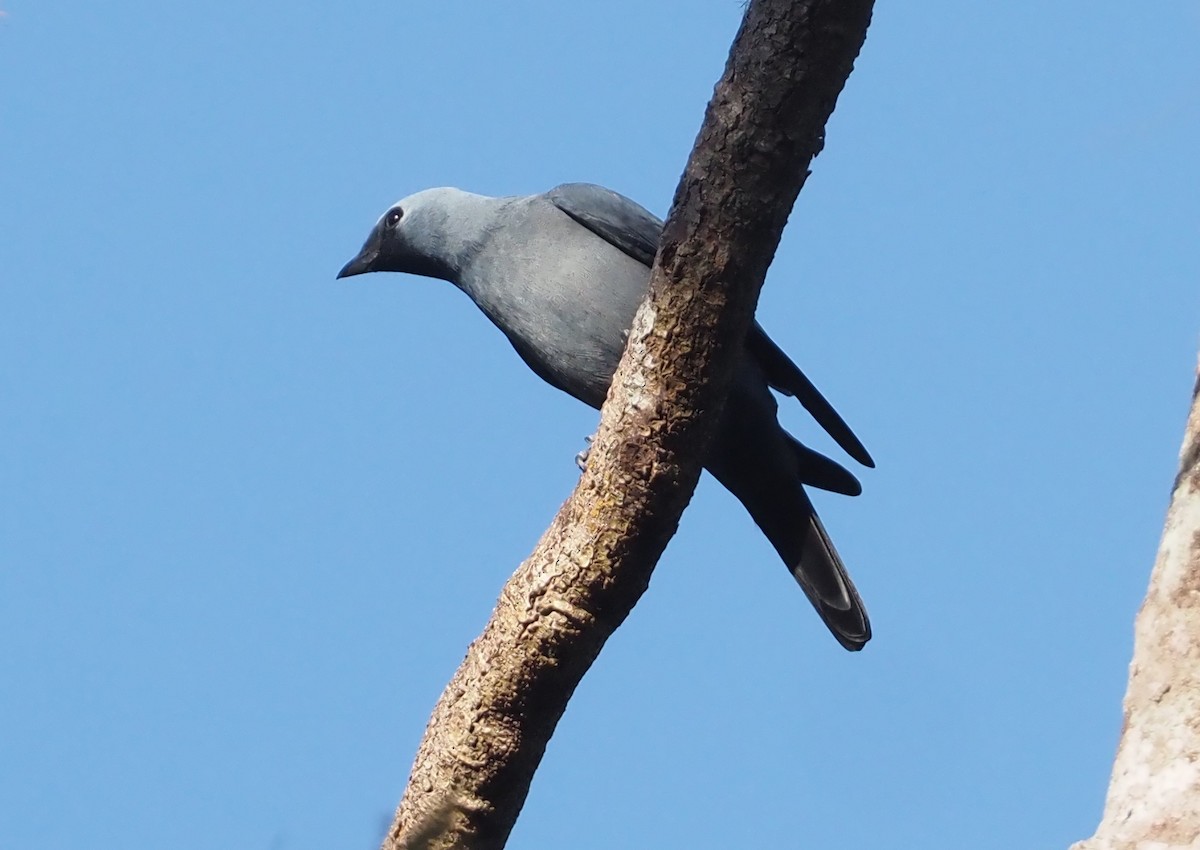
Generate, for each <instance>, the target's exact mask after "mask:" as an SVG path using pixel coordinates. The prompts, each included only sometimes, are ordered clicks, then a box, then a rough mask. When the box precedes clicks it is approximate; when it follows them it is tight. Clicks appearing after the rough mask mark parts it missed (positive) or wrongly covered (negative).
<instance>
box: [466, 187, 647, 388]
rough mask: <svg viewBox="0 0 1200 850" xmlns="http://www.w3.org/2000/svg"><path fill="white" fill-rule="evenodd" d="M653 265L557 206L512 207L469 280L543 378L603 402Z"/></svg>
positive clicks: (475, 261)
mask: <svg viewBox="0 0 1200 850" xmlns="http://www.w3.org/2000/svg"><path fill="white" fill-rule="evenodd" d="M649 277H650V270H649V269H648V268H646V266H644V265H642V264H641V263H639V262H638V261H636V260H634V259H632V258H631V257H629V256H628V255H626V254H625V253H623V252H622V251H620V250H619V249H617V248H616V247H614V246H613V245H611V244H610V243H608V242H606V241H605V240H604V239H602V238H600V237H599V236H597V235H595V234H594V233H592V232H591V231H590V230H588V229H587V228H585V227H583V226H581V225H579V224H578V223H576V222H575V221H573V220H572V219H571V218H570V217H569V216H567V215H566V214H565V213H563V212H562V211H561V210H559V209H558V208H556V207H555V206H553V205H552V204H550V203H548V202H546V201H544V200H538V199H531V200H530V201H529V203H527V204H520V205H513V206H510V207H509V208H508V210H507V211H506V213H505V217H504V220H503V221H502V222H501V223H499V225H498V226H497V227H496V228H495V229H494V230H493V231H492V233H491V234H490V236H489V238H488V240H487V241H486V243H485V244H484V245H483V246H481V249H480V250H479V251H478V253H477V254H476V255H475V257H474V258H473V259H472V261H471V263H470V264H469V265H468V267H467V268H465V269H464V273H463V276H462V281H461V286H462V288H463V289H464V290H465V291H466V292H467V294H468V295H470V296H471V298H472V299H474V301H475V303H476V304H478V305H479V307H480V309H482V310H483V312H484V313H486V314H487V316H488V318H490V319H491V320H492V322H493V323H495V324H496V326H497V327H499V328H500V330H502V331H503V332H504V334H505V335H506V336H507V337H508V339H509V341H510V342H511V343H512V344H513V347H514V348H516V350H517V352H518V353H519V354H520V355H521V357H522V358H523V359H524V360H525V362H526V363H528V364H529V366H530V368H532V369H533V370H534V371H535V372H537V374H538V375H540V376H541V377H542V378H543V379H545V380H546V381H548V382H549V383H551V384H553V385H554V386H556V387H558V388H559V389H562V390H565V391H566V392H568V393H570V394H571V395H573V396H575V397H576V398H578V399H580V400H581V401H584V402H586V403H587V404H590V405H592V406H593V407H599V406H600V405H601V404H602V403H603V402H604V396H605V393H606V392H607V390H608V385H609V383H610V381H611V379H612V375H613V372H614V371H616V368H617V363H618V362H619V361H620V359H621V353H622V352H623V351H624V349H625V340H626V337H627V334H628V330H629V327H630V326H631V325H632V323H633V315H634V313H635V312H636V310H637V307H638V305H639V304H640V303H641V300H642V298H643V296H644V295H645V292H646V285H647V282H648V281H649Z"/></svg>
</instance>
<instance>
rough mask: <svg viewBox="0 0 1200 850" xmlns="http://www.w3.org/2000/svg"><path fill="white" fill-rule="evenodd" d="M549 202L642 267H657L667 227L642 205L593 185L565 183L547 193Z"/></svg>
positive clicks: (610, 190)
mask: <svg viewBox="0 0 1200 850" xmlns="http://www.w3.org/2000/svg"><path fill="white" fill-rule="evenodd" d="M546 198H547V199H548V200H549V201H550V202H551V203H552V204H554V206H556V207H558V208H559V209H560V210H562V211H563V212H565V213H566V214H567V215H569V216H570V217H571V218H573V219H575V221H577V222H579V223H580V224H582V225H583V226H584V227H586V228H587V229H588V230H590V231H592V233H595V234H596V235H597V236H599V237H600V238H601V239H603V240H604V241H605V242H608V243H609V244H610V245H613V246H614V247H616V248H619V249H620V250H621V251H623V252H624V253H626V254H628V255H629V256H631V257H633V259H635V260H637V261H638V262H639V263H641V264H642V265H645V266H651V265H653V264H654V252H655V251H657V250H658V238H659V236H661V235H662V228H663V223H662V220H661V219H660V218H658V217H657V216H655V215H654V214H652V213H651V212H649V211H648V210H647V209H646V208H645V207H643V206H642V205H641V204H639V203H637V202H636V201H631V200H629V198H626V197H625V196H624V195H618V194H617V193H616V192H614V191H613V190H612V189H605V188H604V187H603V186H597V185H595V184H593V183H563V184H562V185H561V186H555V187H554V188H553V189H551V190H550V191H549V192H547V193H546Z"/></svg>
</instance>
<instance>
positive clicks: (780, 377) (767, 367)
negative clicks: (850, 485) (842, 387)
mask: <svg viewBox="0 0 1200 850" xmlns="http://www.w3.org/2000/svg"><path fill="white" fill-rule="evenodd" d="M746 350H747V351H749V352H750V356H751V357H753V358H754V359H755V360H756V361H757V362H758V365H759V366H760V367H761V368H762V370H763V373H764V374H765V375H766V376H767V383H768V384H770V385H771V386H772V387H773V388H774V389H776V390H778V391H779V392H781V393H783V394H784V395H790V396H795V397H796V400H797V401H799V402H800V404H802V405H804V409H805V410H807V411H808V412H809V413H810V414H811V415H812V418H813V419H815V420H817V424H818V425H820V426H821V427H822V428H824V429H825V431H826V432H827V433H828V434H829V436H831V437H833V439H834V441H835V442H836V443H837V444H838V445H839V446H841V447H842V449H843V450H845V452H846V454H848V455H850V457H852V458H854V459H855V460H856V461H858V462H859V463H861V464H862V465H863V466H870V467H874V466H875V461H874V460H873V459H872V458H871V454H870V453H869V452H868V451H867V449H866V447H865V446H863V444H862V442H861V441H859V439H858V437H856V436H854V432H853V431H851V430H850V426H849V425H847V424H846V420H844V419H842V417H841V416H839V415H838V412H837V411H836V410H834V409H833V405H832V404H830V403H829V402H828V401H826V400H825V396H823V395H821V392H820V390H818V389H817V388H816V387H815V386H813V383H812V381H810V380H809V379H808V378H807V377H806V376H805V374H804V373H803V372H801V371H800V367H799V366H797V365H796V364H795V363H793V362H792V360H791V358H790V357H788V356H787V355H786V354H784V353H783V349H781V348H780V347H779V346H778V345H776V344H775V343H774V342H773V341H772V340H771V338H770V337H769V336H767V332H766V331H764V330H763V329H762V325H760V324H759V323H758V322H755V323H754V325H753V326H752V327H751V328H750V332H749V333H748V334H746Z"/></svg>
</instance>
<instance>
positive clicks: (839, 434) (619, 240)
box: [546, 183, 875, 467]
mask: <svg viewBox="0 0 1200 850" xmlns="http://www.w3.org/2000/svg"><path fill="white" fill-rule="evenodd" d="M546 198H547V199H548V200H549V201H550V202H551V203H553V204H554V205H555V206H556V207H558V208H559V209H560V210H562V211H563V212H565V213H566V214H567V215H569V216H570V217H571V218H573V219H574V220H575V221H576V222H578V223H579V224H581V225H583V226H584V227H586V228H587V229H588V230H590V231H592V233H595V234H596V235H597V236H599V237H600V238H601V239H603V240H604V241H605V242H608V243H609V244H610V245H613V246H615V247H616V248H619V249H620V250H621V251H623V252H624V253H626V254H628V255H629V256H630V257H632V258H633V259H635V260H637V261H638V262H639V263H642V264H643V265H646V266H651V265H653V264H654V254H655V252H656V251H657V250H658V240H659V237H660V236H661V235H662V228H663V223H662V220H661V219H659V218H658V217H657V216H655V215H654V214H652V213H651V212H649V211H648V210H647V209H646V208H645V207H643V206H642V205H641V204H638V203H637V202H636V201H631V200H630V199H629V198H626V197H625V196H624V195H620V194H617V193H616V192H614V191H612V190H611V189H606V188H604V187H603V186H597V185H595V184H593V183H564V184H562V185H561V186H556V187H554V188H553V189H551V190H550V191H549V192H547V193H546ZM746 348H747V350H748V351H749V352H750V356H751V357H753V358H754V359H755V360H756V361H757V362H758V364H759V366H760V367H762V370H763V373H764V374H765V375H766V377H767V383H769V384H770V385H771V386H772V387H774V388H775V389H776V390H778V391H779V392H781V393H783V394H784V395H789V396H795V397H796V399H797V400H798V401H799V402H800V404H802V405H804V409H805V410H807V411H808V412H809V413H810V414H811V415H812V417H813V418H814V419H816V420H817V424H819V425H820V426H821V427H822V428H824V429H825V430H826V431H827V432H829V436H831V437H833V439H834V440H835V441H836V442H837V444H838V445H839V446H841V447H842V448H843V449H844V450H845V451H846V454H848V455H850V456H851V457H852V458H854V459H855V460H857V461H858V462H859V463H861V464H863V465H864V466H871V467H873V466H875V461H874V460H872V459H871V455H870V454H869V453H868V452H867V450H866V448H865V447H864V446H863V444H862V443H861V442H860V441H859V439H858V437H856V436H854V432H853V431H851V430H850V426H849V425H847V424H846V422H845V420H843V419H842V417H841V416H839V415H838V413H837V411H836V410H834V409H833V405H831V404H830V403H829V402H828V401H826V400H825V397H824V396H823V395H821V393H820V392H819V391H818V390H817V388H816V387H815V386H813V383H812V381H810V380H809V379H808V378H807V377H805V375H804V373H803V372H801V371H800V368H799V367H798V366H797V365H796V364H795V363H793V362H792V361H791V359H790V358H789V357H788V356H787V355H786V354H784V353H783V350H782V349H780V347H779V346H777V345H776V344H775V343H774V342H772V341H771V338H770V337H769V336H767V332H766V331H764V330H763V329H762V327H761V326H760V325H759V324H758V323H757V322H755V323H754V326H753V327H752V328H751V329H750V333H749V334H747V335H746Z"/></svg>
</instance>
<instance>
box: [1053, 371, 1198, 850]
mask: <svg viewBox="0 0 1200 850" xmlns="http://www.w3.org/2000/svg"><path fill="white" fill-rule="evenodd" d="M1179 454H1180V469H1179V474H1178V475H1177V476H1176V478H1175V487H1174V490H1173V492H1172V494H1171V505H1170V507H1169V508H1168V509H1167V522H1166V527H1165V528H1164V529H1163V535H1162V541H1161V542H1160V543H1159V549H1158V558H1157V559H1156V560H1155V563H1154V571H1153V573H1151V575H1150V589H1149V590H1148V591H1147V592H1146V600H1145V601H1144V602H1143V603H1142V610H1141V611H1139V612H1138V616H1137V622H1136V623H1135V624H1134V646H1133V663H1132V664H1131V665H1130V667H1129V687H1128V689H1127V690H1126V692H1125V726H1124V728H1123V729H1122V732H1121V743H1120V745H1119V746H1118V748H1117V758H1116V761H1115V763H1114V764H1113V773H1112V781H1111V783H1110V785H1109V788H1108V800H1107V802H1106V803H1105V806H1104V817H1103V819H1102V820H1101V822H1100V826H1099V828H1098V829H1097V830H1096V834H1095V835H1094V836H1092V837H1091V838H1089V839H1088V840H1087V841H1081V842H1079V843H1077V844H1075V845H1073V846H1072V850H1135V848H1139V849H1140V850H1145V848H1151V847H1153V848H1159V850H1169V848H1173V847H1195V846H1197V843H1198V842H1197V839H1198V838H1200V370H1198V375H1197V383H1196V386H1195V388H1194V389H1193V391H1192V411H1191V414H1190V415H1189V416H1188V422H1187V428H1186V430H1185V432H1184V436H1183V448H1182V449H1181V450H1180V453H1179Z"/></svg>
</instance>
